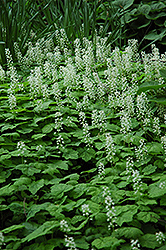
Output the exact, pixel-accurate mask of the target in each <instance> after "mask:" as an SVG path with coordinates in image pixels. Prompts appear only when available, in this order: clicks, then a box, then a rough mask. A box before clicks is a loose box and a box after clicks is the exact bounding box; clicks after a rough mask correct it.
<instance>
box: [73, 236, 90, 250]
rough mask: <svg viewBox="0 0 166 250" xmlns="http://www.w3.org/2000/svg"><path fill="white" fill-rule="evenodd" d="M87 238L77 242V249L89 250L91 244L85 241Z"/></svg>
mask: <svg viewBox="0 0 166 250" xmlns="http://www.w3.org/2000/svg"><path fill="white" fill-rule="evenodd" d="M85 239H86V237H82V238H79V239H76V240H75V243H76V247H79V248H81V249H89V243H88V242H87V241H86V240H85Z"/></svg>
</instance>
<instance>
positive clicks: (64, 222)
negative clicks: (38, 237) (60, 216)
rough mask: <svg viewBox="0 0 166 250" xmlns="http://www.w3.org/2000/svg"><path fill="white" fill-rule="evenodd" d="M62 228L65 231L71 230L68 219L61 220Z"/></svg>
mask: <svg viewBox="0 0 166 250" xmlns="http://www.w3.org/2000/svg"><path fill="white" fill-rule="evenodd" d="M60 229H61V230H62V231H63V232H70V228H69V226H68V224H67V221H65V220H61V221H60Z"/></svg>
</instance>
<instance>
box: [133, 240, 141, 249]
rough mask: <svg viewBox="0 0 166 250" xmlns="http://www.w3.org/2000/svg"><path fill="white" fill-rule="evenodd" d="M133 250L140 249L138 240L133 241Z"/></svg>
mask: <svg viewBox="0 0 166 250" xmlns="http://www.w3.org/2000/svg"><path fill="white" fill-rule="evenodd" d="M131 249H132V250H139V249H140V244H139V242H138V240H131Z"/></svg>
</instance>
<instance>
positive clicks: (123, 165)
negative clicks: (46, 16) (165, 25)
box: [0, 33, 166, 250]
mask: <svg viewBox="0 0 166 250" xmlns="http://www.w3.org/2000/svg"><path fill="white" fill-rule="evenodd" d="M62 34H64V33H62ZM62 39H63V36H62V37H60V38H59V48H58V47H57V48H54V46H53V42H52V41H51V40H50V41H47V40H46V42H45V43H43V40H42V41H41V44H40V43H39V41H38V42H37V43H36V44H29V49H28V50H27V53H26V55H25V56H24V57H22V56H21V54H20V52H19V50H17V51H16V52H15V53H18V55H19V57H18V58H19V59H20V62H21V64H20V69H22V70H20V71H19V72H17V71H16V68H15V67H14V64H13V61H12V58H11V56H10V52H9V51H8V50H6V56H7V61H8V73H7V74H6V75H4V74H3V73H4V71H3V69H2V68H1V90H0V91H1V106H0V110H1V112H0V114H1V115H0V118H1V124H0V128H1V136H0V145H1V149H0V154H1V157H0V176H1V178H0V182H1V185H2V187H1V188H0V202H1V205H0V210H1V212H0V214H1V231H2V234H3V237H4V238H2V239H3V240H1V244H2V249H21V250H26V249H28V250H29V249H34V248H35V249H40V250H41V249H52V250H53V249H66V248H67V247H68V248H67V249H76V248H77V249H121V250H124V249H135V248H134V247H136V248H137V249H160V250H162V249H164V245H163V243H164V240H165V235H164V234H163V232H165V224H166V222H165V221H166V218H165V210H164V207H165V198H166V195H165V194H166V184H165V183H166V174H165V155H166V151H165V150H166V139H165V126H166V125H165V122H166V117H165V116H164V114H165V105H166V103H165V99H163V96H165V86H166V84H165V75H166V73H165V70H164V69H163V68H166V65H165V60H164V61H162V59H163V58H164V56H160V54H159V52H158V50H157V48H156V47H153V50H152V54H151V55H147V54H145V53H143V54H142V57H140V56H139V54H138V53H137V47H136V41H130V42H129V46H127V47H126V49H125V51H124V52H122V51H120V50H119V49H118V48H116V49H115V50H113V51H112V52H111V50H110V47H108V46H107V44H106V42H105V43H103V39H102V38H100V37H99V36H98V37H97V39H98V42H97V47H95V49H96V51H94V49H93V48H94V47H93V44H92V43H91V42H89V40H87V39H86V38H85V39H84V46H83V47H82V46H81V45H80V44H81V42H80V44H79V40H76V41H75V53H74V55H72V53H71V51H70V47H68V46H67V44H66V45H65V47H63V46H64V44H65V41H66V40H63V43H60V42H62ZM106 39H107V38H106ZM106 39H105V41H106ZM60 45H61V46H62V47H60ZM63 49H64V52H63ZM60 51H62V52H60ZM96 55H97V56H96ZM142 61H143V63H142ZM25 72H27V73H25ZM115 72H116V74H115ZM110 79H111V80H110ZM68 237H72V238H68ZM64 238H65V239H66V241H65V240H64ZM72 240H73V241H72ZM149 242H150V244H149ZM70 247H71V248H70Z"/></svg>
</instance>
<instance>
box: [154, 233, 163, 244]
mask: <svg viewBox="0 0 166 250" xmlns="http://www.w3.org/2000/svg"><path fill="white" fill-rule="evenodd" d="M156 240H157V241H158V243H159V244H161V243H162V242H163V241H165V235H164V234H163V233H162V232H158V233H156Z"/></svg>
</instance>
